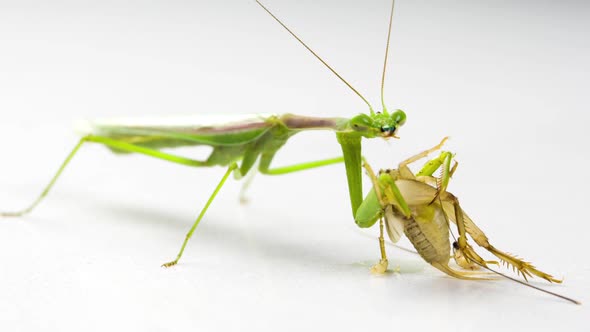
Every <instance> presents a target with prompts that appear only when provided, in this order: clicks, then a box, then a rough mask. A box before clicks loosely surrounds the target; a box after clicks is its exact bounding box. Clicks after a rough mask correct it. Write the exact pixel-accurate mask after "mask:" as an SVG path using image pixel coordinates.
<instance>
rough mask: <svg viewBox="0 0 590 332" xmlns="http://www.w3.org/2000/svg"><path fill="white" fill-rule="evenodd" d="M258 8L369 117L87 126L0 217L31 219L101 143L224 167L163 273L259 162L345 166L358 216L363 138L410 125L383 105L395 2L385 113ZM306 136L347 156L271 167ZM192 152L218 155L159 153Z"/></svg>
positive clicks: (263, 168) (265, 165) (266, 169)
mask: <svg viewBox="0 0 590 332" xmlns="http://www.w3.org/2000/svg"><path fill="white" fill-rule="evenodd" d="M256 2H257V3H258V4H259V5H260V6H261V7H262V8H263V9H264V10H265V11H266V12H267V13H268V14H269V15H270V16H271V17H272V18H273V19H274V20H276V21H277V22H278V23H279V24H280V25H281V26H282V27H283V28H285V29H286V30H287V31H288V32H289V33H290V34H291V35H292V36H293V37H294V38H295V39H296V40H297V41H298V42H300V43H301V44H302V45H303V46H304V47H305V48H307V49H308V50H309V51H310V52H311V53H312V54H313V55H314V56H315V57H316V58H317V59H318V60H319V61H321V62H322V63H323V64H324V65H325V66H326V67H327V68H328V69H329V70H330V71H332V72H333V73H334V74H335V75H336V76H337V77H338V78H339V79H340V80H341V81H342V82H343V83H345V84H346V85H347V86H348V87H349V88H350V89H351V90H352V91H353V92H354V93H356V94H357V95H358V96H359V97H360V98H361V99H362V100H363V101H364V102H365V103H366V104H367V106H368V107H369V114H359V115H357V116H354V117H352V118H322V117H309V116H301V115H293V114H285V115H266V116H265V115H256V116H251V117H246V118H245V119H236V118H232V119H230V120H229V121H211V119H207V118H202V117H201V118H198V117H197V118H193V119H185V120H183V121H179V122H178V123H168V122H166V120H157V121H156V122H149V121H147V120H145V119H144V120H142V119H135V120H122V119H121V120H113V121H95V122H90V123H87V124H86V125H85V126H84V128H82V130H81V132H82V134H83V137H82V138H81V139H80V141H79V142H78V144H77V145H76V146H75V147H74V149H73V150H72V151H71V152H70V154H69V155H68V156H67V158H66V159H65V161H64V162H63V163H62V165H61V166H60V167H59V169H58V171H57V173H56V174H55V175H54V177H53V178H52V179H51V181H50V182H49V184H48V185H47V186H46V187H45V189H44V190H43V191H42V193H41V195H39V197H38V198H37V199H36V200H35V201H33V203H32V204H31V205H29V206H28V207H27V208H25V209H23V210H20V211H16V212H4V213H0V216H5V217H6V216H21V215H24V214H26V213H29V212H31V211H32V210H33V209H34V208H35V207H36V206H37V205H38V204H39V203H40V202H41V201H42V200H43V198H44V197H45V196H46V195H47V194H48V193H49V191H50V190H51V188H52V187H53V185H54V184H55V182H56V181H57V180H58V178H59V177H60V175H61V174H62V172H63V170H64V169H65V168H66V166H67V165H68V164H69V162H70V161H71V160H72V158H73V157H74V156H75V155H76V153H77V152H78V150H79V149H80V148H81V147H82V146H83V145H84V144H85V143H97V144H102V145H104V146H106V147H108V148H110V149H111V150H112V151H114V152H117V153H139V154H144V155H147V156H150V157H154V158H157V159H161V160H165V161H169V162H173V163H177V164H182V165H186V166H191V167H211V166H226V167H227V170H226V172H225V174H224V176H223V177H222V179H221V180H220V182H219V184H218V185H217V187H216V188H215V190H214V192H213V193H212V195H211V196H210V197H209V199H208V200H207V202H206V204H205V206H204V207H203V208H202V210H201V212H200V213H199V216H198V217H197V219H196V220H195V222H194V223H193V225H192V227H191V228H190V230H189V232H188V233H187V235H186V238H185V240H184V242H183V244H182V247H181V249H180V251H179V253H178V255H177V257H176V259H174V260H173V261H171V262H168V263H165V264H164V266H166V267H169V266H173V265H175V264H176V263H177V262H178V260H179V259H180V258H181V257H182V254H183V252H184V249H185V247H186V245H187V243H188V241H189V239H190V238H191V236H192V234H193V232H194V231H195V229H196V227H197V226H198V224H199V223H200V221H201V219H202V218H203V216H204V215H205V213H206V211H207V209H208V208H209V206H210V205H211V203H212V202H213V200H214V199H215V196H216V195H217V193H218V192H219V190H221V188H222V186H223V185H224V183H225V182H226V180H227V179H228V177H229V175H230V174H231V173H232V172H233V173H234V174H235V175H236V177H237V178H241V177H243V176H245V175H246V174H248V173H249V172H253V171H255V170H254V165H256V163H257V162H258V171H260V172H261V173H263V174H268V175H280V174H286V173H292V172H297V171H302V170H307V169H312V168H316V167H322V166H326V165H332V164H337V163H342V162H344V164H345V167H346V176H347V181H348V188H349V194H350V203H351V208H352V214H353V216H354V215H355V214H356V211H357V209H358V207H359V206H360V204H361V202H362V199H363V192H362V172H361V169H362V167H361V164H362V155H361V139H362V138H363V137H364V138H375V137H382V138H385V139H387V138H391V137H396V136H395V135H396V132H397V130H398V129H399V127H400V126H402V125H403V124H404V123H405V120H406V114H405V113H404V112H403V111H402V110H396V111H394V112H389V111H388V110H387V108H386V107H385V102H384V98H383V86H384V82H385V72H386V68H387V56H388V53H389V40H390V34H391V22H392V18H393V8H394V2H393V1H392V6H391V12H390V15H389V28H388V29H389V30H388V31H389V33H388V36H387V43H386V49H385V60H384V64H383V74H382V80H381V103H382V107H383V108H382V111H381V112H375V111H374V110H373V107H372V106H371V104H370V103H369V102H368V101H367V100H366V99H365V98H364V97H363V96H362V95H361V94H360V93H359V92H358V91H357V90H356V89H355V88H354V87H352V85H351V84H349V83H348V82H347V81H346V80H345V79H344V78H342V76H340V75H339V74H338V73H337V72H336V71H335V70H334V69H333V68H332V67H331V66H330V65H328V64H327V63H326V62H325V61H324V60H323V59H322V58H321V57H320V56H318V55H317V54H316V53H315V52H314V51H313V50H312V49H311V48H309V47H308V46H307V45H306V44H305V43H304V42H303V41H302V40H301V39H300V38H299V37H298V36H297V35H296V34H295V33H293V32H292V31H291V30H290V29H289V28H288V27H287V26H286V25H285V24H283V23H282V22H281V21H280V20H279V19H278V18H277V17H276V16H275V15H274V14H273V13H272V12H271V11H270V10H268V9H267V8H266V7H265V6H264V5H263V4H262V3H260V2H259V1H258V0H256ZM307 130H331V131H334V132H335V133H336V137H337V140H338V143H339V144H340V146H341V147H342V156H340V157H335V158H331V159H325V160H319V161H312V162H305V163H300V164H296V165H291V166H286V167H280V168H271V163H272V160H273V157H274V155H275V154H276V152H277V151H278V150H279V149H280V148H281V147H282V146H283V145H284V144H285V143H286V142H287V140H288V139H289V138H290V137H291V136H293V135H295V134H296V133H298V132H301V131H307ZM195 145H208V146H211V147H212V148H213V151H212V153H211V154H210V155H209V157H208V158H207V159H206V160H194V159H189V158H185V157H182V156H179V155H175V154H170V153H167V152H163V151H162V150H161V149H163V148H173V147H180V146H195Z"/></svg>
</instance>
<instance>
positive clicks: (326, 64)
mask: <svg viewBox="0 0 590 332" xmlns="http://www.w3.org/2000/svg"><path fill="white" fill-rule="evenodd" d="M256 3H257V4H259V5H260V7H262V9H264V10H265V11H266V12H267V13H268V14H269V15H270V16H271V17H272V18H274V19H275V21H277V22H278V23H279V24H280V25H281V26H282V27H283V28H285V30H287V32H289V33H290V34H291V36H293V37H295V39H297V41H298V42H300V43H301V45H303V46H304V47H305V48H306V49H307V50H308V51H309V52H311V54H313V55H314V56H315V57H316V58H317V59H318V60H320V62H321V63H323V64H324V66H326V67H327V68H328V69H330V71H331V72H332V73H334V75H336V76H337V77H338V78H339V79H340V80H341V81H342V82H344V84H346V85H347V86H348V87H349V88H350V89H351V90H352V91H354V93H356V94H357V95H358V96H359V97H361V99H362V100H363V101H364V102H365V103H366V104H367V106H369V110H370V111H371V114H374V111H373V107H372V106H371V104H370V103H369V102H368V101H367V99H365V97H363V95H361V94H360V92H358V91H357V90H356V89H355V88H353V87H352V85H350V83H348V82H347V81H346V80H345V79H344V78H343V77H342V76H340V74H338V73H337V72H336V71H335V70H334V69H333V68H332V67H330V65H329V64H328V63H326V61H324V59H322V58H321V57H320V56H319V55H317V54H316V53H315V52H314V51H313V50H312V49H311V48H310V47H309V46H307V44H305V43H304V42H303V40H301V39H300V38H299V37H297V35H296V34H295V33H294V32H293V31H291V29H289V28H288V27H287V26H286V25H285V24H284V23H283V22H281V20H279V19H278V18H277V17H276V16H275V15H274V14H273V13H272V12H271V11H270V10H269V9H268V8H266V7H265V6H264V5H263V4H262V3H261V2H260V1H258V0H256Z"/></svg>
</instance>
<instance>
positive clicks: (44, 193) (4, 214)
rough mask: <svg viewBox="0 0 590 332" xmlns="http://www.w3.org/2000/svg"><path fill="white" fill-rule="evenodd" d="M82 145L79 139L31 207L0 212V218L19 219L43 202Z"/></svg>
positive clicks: (82, 141)
mask: <svg viewBox="0 0 590 332" xmlns="http://www.w3.org/2000/svg"><path fill="white" fill-rule="evenodd" d="M82 144H84V139H81V140H80V142H78V144H76V146H75V147H74V149H73V150H72V152H70V154H69V155H68V156H67V158H66V160H64V162H63V163H62V164H61V166H60V167H59V169H58V170H57V173H55V175H54V176H53V178H52V179H51V181H50V182H49V184H48V185H47V186H46V187H45V189H43V191H42V192H41V195H39V197H37V199H36V200H34V201H33V203H32V204H31V205H29V207H27V208H25V209H22V210H20V211H16V212H0V217H20V216H22V215H25V214H27V213H29V212H31V211H33V209H34V208H35V207H36V206H37V205H38V204H39V203H40V202H41V201H42V200H43V198H45V196H47V194H48V193H49V190H51V188H52V187H53V185H54V184H55V182H56V181H57V179H58V178H59V176H60V175H61V173H62V172H63V170H64V169H65V168H66V166H67V165H68V164H69V163H70V161H71V160H72V158H74V156H75V155H76V153H77V152H78V150H80V147H82Z"/></svg>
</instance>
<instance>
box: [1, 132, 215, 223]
mask: <svg viewBox="0 0 590 332" xmlns="http://www.w3.org/2000/svg"><path fill="white" fill-rule="evenodd" d="M86 142H94V143H99V144H103V145H106V146H109V147H112V148H115V149H118V150H122V151H127V152H134V153H141V154H144V155H147V156H151V157H154V158H158V159H162V160H166V161H170V162H173V163H177V164H182V165H186V166H193V167H200V166H208V165H207V164H206V162H203V161H199V160H193V159H188V158H184V157H180V156H176V155H172V154H168V153H164V152H161V151H158V150H153V149H149V148H145V147H141V146H137V145H133V144H130V143H126V142H122V141H118V140H115V139H111V138H107V137H100V136H86V137H83V138H82V139H80V141H79V142H78V144H77V145H76V146H75V147H74V149H73V150H72V151H71V152H70V154H69V155H68V156H67V158H66V159H65V160H64V162H63V163H62V164H61V166H60V167H59V169H58V171H57V172H56V173H55V175H54V176H53V178H52V179H51V181H50V182H49V184H48V185H47V186H46V187H45V188H44V189H43V191H42V192H41V195H39V197H38V198H37V199H36V200H35V201H33V203H32V204H31V205H30V206H29V207H27V208H25V209H23V210H20V211H16V212H0V217H18V216H22V215H24V214H27V213H29V212H31V211H32V210H33V209H34V208H35V207H36V206H37V205H38V204H39V203H40V202H41V201H42V200H43V198H45V196H47V194H48V193H49V191H50V190H51V188H53V186H54V185H55V182H56V181H57V179H58V178H59V177H60V176H61V174H62V173H63V171H64V169H65V168H66V167H67V166H68V164H69V163H70V161H71V160H72V159H73V158H74V156H75V155H76V153H77V152H78V151H79V150H80V147H82V145H83V144H84V143H86Z"/></svg>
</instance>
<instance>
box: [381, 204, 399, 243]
mask: <svg viewBox="0 0 590 332" xmlns="http://www.w3.org/2000/svg"><path fill="white" fill-rule="evenodd" d="M384 216H385V229H386V230H387V235H388V236H389V239H390V240H391V242H393V243H397V242H398V241H399V239H401V237H402V235H403V234H404V220H403V217H402V216H401V215H400V214H396V213H394V212H393V207H392V206H391V205H387V207H385V213H384Z"/></svg>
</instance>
